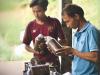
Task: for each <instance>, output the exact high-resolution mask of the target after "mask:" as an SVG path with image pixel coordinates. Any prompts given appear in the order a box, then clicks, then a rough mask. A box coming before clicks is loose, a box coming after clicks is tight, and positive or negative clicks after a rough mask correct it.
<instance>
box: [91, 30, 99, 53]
mask: <svg viewBox="0 0 100 75" xmlns="http://www.w3.org/2000/svg"><path fill="white" fill-rule="evenodd" d="M99 42H100V40H99V32H98V30H96V29H95V28H92V29H91V30H90V33H89V49H90V51H99Z"/></svg>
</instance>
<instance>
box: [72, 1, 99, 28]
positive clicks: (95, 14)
mask: <svg viewBox="0 0 100 75" xmlns="http://www.w3.org/2000/svg"><path fill="white" fill-rule="evenodd" d="M73 3H74V4H78V5H79V6H81V7H82V8H83V9H84V11H85V17H86V19H87V20H89V21H91V22H92V23H93V24H94V25H95V26H96V27H97V28H99V29H100V17H99V13H100V5H99V3H100V0H92V1H91V0H73Z"/></svg>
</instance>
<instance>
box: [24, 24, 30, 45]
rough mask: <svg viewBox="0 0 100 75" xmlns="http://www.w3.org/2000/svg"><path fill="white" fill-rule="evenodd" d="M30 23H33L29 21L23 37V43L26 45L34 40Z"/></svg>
mask: <svg viewBox="0 0 100 75" xmlns="http://www.w3.org/2000/svg"><path fill="white" fill-rule="evenodd" d="M30 25H31V23H29V24H28V26H27V27H26V30H25V34H24V38H23V43H24V44H26V45H29V44H30V42H31V40H32V35H31V29H30Z"/></svg>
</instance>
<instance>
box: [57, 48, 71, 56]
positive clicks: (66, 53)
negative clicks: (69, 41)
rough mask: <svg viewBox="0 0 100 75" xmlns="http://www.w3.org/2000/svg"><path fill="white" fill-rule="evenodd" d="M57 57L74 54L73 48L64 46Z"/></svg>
mask: <svg viewBox="0 0 100 75" xmlns="http://www.w3.org/2000/svg"><path fill="white" fill-rule="evenodd" d="M56 54H57V55H68V54H72V48H71V47H70V46H63V47H62V48H60V49H58V51H56Z"/></svg>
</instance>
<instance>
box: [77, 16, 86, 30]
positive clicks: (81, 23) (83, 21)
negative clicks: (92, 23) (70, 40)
mask: <svg viewBox="0 0 100 75" xmlns="http://www.w3.org/2000/svg"><path fill="white" fill-rule="evenodd" d="M86 22H87V21H86V19H85V18H83V19H80V22H79V26H78V31H80V30H81V29H82V28H83V27H84V25H85V23H86Z"/></svg>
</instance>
